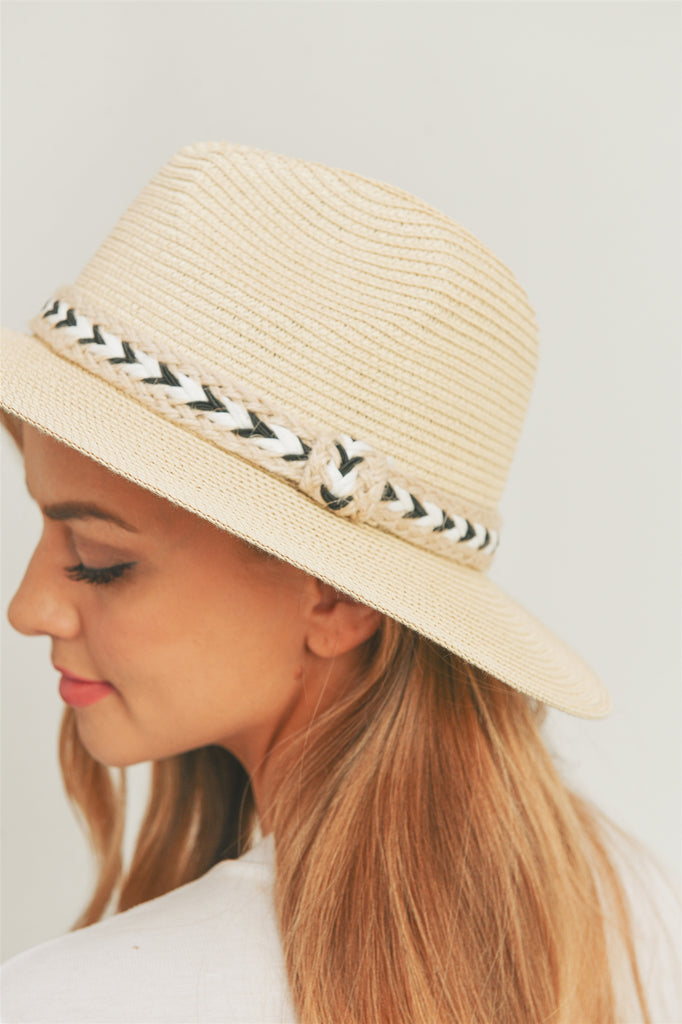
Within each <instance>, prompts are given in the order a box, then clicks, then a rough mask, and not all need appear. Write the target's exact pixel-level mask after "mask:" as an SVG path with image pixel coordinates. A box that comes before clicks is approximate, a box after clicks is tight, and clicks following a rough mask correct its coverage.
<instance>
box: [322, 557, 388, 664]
mask: <svg viewBox="0 0 682 1024" xmlns="http://www.w3.org/2000/svg"><path fill="white" fill-rule="evenodd" d="M306 582H307V584H308V593H307V594H306V600H305V609H304V614H305V616H306V644H307V647H308V649H309V650H310V651H312V653H313V654H317V655H318V656H319V657H321V658H334V657H337V656H338V655H341V654H346V652H347V651H352V650H353V649H354V648H355V647H359V646H360V644H362V643H364V642H365V640H369V638H370V637H371V636H373V635H374V634H375V633H376V631H377V629H378V628H379V626H380V625H381V620H382V615H381V612H378V611H376V609H374V608H368V607H367V605H364V604H361V603H360V602H359V601H354V600H353V598H352V597H348V596H347V595H346V594H341V593H339V591H338V590H335V589H334V587H332V586H330V585H329V584H328V583H322V582H321V581H320V580H317V579H314V578H313V577H312V576H311V577H308V580H307V581H306Z"/></svg>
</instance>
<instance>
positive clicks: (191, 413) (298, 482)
mask: <svg viewBox="0 0 682 1024" xmlns="http://www.w3.org/2000/svg"><path fill="white" fill-rule="evenodd" d="M32 326H33V329H34V332H35V333H36V334H37V335H38V336H40V337H43V338H44V339H45V340H46V341H47V342H48V343H49V344H51V345H53V346H54V348H55V349H56V351H58V352H60V353H61V354H63V355H66V356H67V357H68V358H72V359H73V360H74V361H78V360H79V359H80V360H82V361H83V363H84V365H86V366H88V368H90V369H92V370H94V371H95V372H98V373H102V374H103V375H105V376H107V377H108V379H111V380H112V381H113V382H114V383H115V384H116V385H117V386H118V387H121V388H123V389H126V390H129V391H130V392H131V393H132V394H134V395H135V396H136V397H138V398H139V400H141V401H151V402H152V403H157V402H160V403H162V404H163V403H164V402H165V403H166V408H165V410H164V412H165V414H166V415H168V416H175V417H177V418H178V419H180V420H181V421H182V422H183V423H185V424H188V425H190V427H191V428H192V429H196V430H198V431H200V432H203V433H204V434H205V435H207V436H208V437H210V438H211V439H212V440H213V441H215V442H216V443H217V444H219V445H220V446H221V447H226V448H227V449H228V450H231V451H234V452H235V453H236V454H238V455H241V456H242V457H244V458H247V459H250V460H251V461H254V462H256V463H257V464H258V465H261V466H263V468H264V469H268V470H269V471H271V472H274V473H277V474H278V475H280V476H282V477H284V478H285V479H287V480H289V481H290V482H291V483H293V484H294V485H295V486H296V487H298V489H299V490H301V491H303V493H304V494H307V495H308V496H309V497H311V498H313V500H315V501H317V502H318V503H319V504H321V505H322V506H323V507H324V508H326V509H328V510H329V511H331V512H334V513H336V514H337V515H341V516H346V517H348V518H352V519H354V520H356V521H358V522H366V523H368V524H369V525H371V526H377V527H379V528H381V529H384V530H387V531H389V532H391V533H396V534H398V535H399V536H402V537H404V538H405V539H406V540H408V541H410V542H411V543H414V544H420V545H423V546H425V547H430V548H431V549H432V550H434V551H437V552H438V553H440V554H442V555H445V556H446V557H449V558H455V559H459V560H461V561H462V562H468V563H469V564H475V565H476V566H477V567H484V566H485V565H487V564H488V563H489V561H490V558H491V557H492V555H493V553H494V551H495V549H496V548H497V545H498V539H499V535H498V531H497V530H496V529H494V528H493V527H492V521H493V520H494V519H495V516H494V514H489V517H488V524H489V525H488V526H486V525H484V524H483V523H481V522H476V521H475V520H473V519H468V518H466V516H464V515H462V514H458V513H457V512H455V511H454V508H455V505H456V504H457V503H456V502H455V501H447V502H443V501H441V502H439V503H438V504H436V503H435V502H434V501H433V500H427V499H426V498H425V497H424V492H423V490H422V489H421V488H417V487H415V486H414V485H411V484H409V483H408V481H406V480H405V479H404V478H402V477H401V476H400V474H399V473H398V472H397V471H396V469H395V467H392V466H391V459H390V457H387V456H385V455H383V454H382V453H381V452H378V451H376V450H374V449H372V448H371V447H370V445H368V444H366V443H365V442H363V441H359V440H356V439H355V438H352V437H349V436H348V435H346V434H341V435H339V436H337V437H333V436H330V435H329V433H328V432H327V433H326V435H325V434H322V435H320V436H317V437H315V436H314V434H312V433H311V431H310V430H307V429H306V428H305V427H300V426H299V427H297V428H296V429H292V428H291V427H290V426H285V425H284V423H285V421H286V420H287V419H288V417H285V416H283V415H282V414H280V415H277V414H276V413H275V414H273V413H272V412H271V411H270V410H269V409H268V408H267V405H266V404H265V403H264V402H263V401H262V400H261V399H259V398H256V397H255V396H250V398H249V399H247V398H246V395H245V394H244V389H243V387H238V386H237V385H235V384H232V385H226V386H224V387H221V388H220V389H218V388H217V387H215V386H213V387H209V386H208V385H207V384H203V383H201V379H200V378H197V377H193V376H191V375H189V374H187V373H183V372H182V371H181V370H180V369H179V368H178V367H174V368H173V369H171V367H170V365H169V363H168V362H166V361H164V360H161V359H159V358H157V357H156V356H154V355H152V354H151V353H149V352H145V351H144V350H143V349H142V348H140V347H138V346H135V345H133V344H132V343H131V342H130V341H124V340H123V339H122V338H120V337H119V336H118V335H116V334H113V333H111V332H110V331H106V330H104V328H102V327H101V326H100V325H98V324H94V323H92V321H91V320H90V319H88V317H86V316H84V315H83V314H81V313H77V312H76V310H75V309H74V308H73V307H72V306H70V305H69V304H68V302H65V301H62V300H59V299H49V300H48V301H47V302H46V303H45V305H44V306H43V309H42V311H41V314H40V316H39V317H37V318H35V319H34V321H33V322H32ZM46 328H47V329H46ZM50 328H52V330H50ZM145 385H146V387H145ZM417 489H419V490H420V492H421V497H417V496H416V495H415V493H414V491H415V490H417ZM443 504H447V510H446V509H445V508H443V507H442V506H443ZM460 504H461V503H460ZM486 556H487V557H486Z"/></svg>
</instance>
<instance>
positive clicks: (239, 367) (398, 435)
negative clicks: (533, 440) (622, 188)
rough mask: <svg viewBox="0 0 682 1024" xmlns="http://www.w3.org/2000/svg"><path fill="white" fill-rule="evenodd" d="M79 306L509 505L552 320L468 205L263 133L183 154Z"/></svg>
mask: <svg viewBox="0 0 682 1024" xmlns="http://www.w3.org/2000/svg"><path fill="white" fill-rule="evenodd" d="M75 292H77V294H78V302H79V306H80V308H81V310H82V311H83V312H84V313H86V314H88V315H90V316H93V317H94V318H96V319H97V320H98V321H99V322H101V323H102V324H104V325H105V326H106V327H108V328H110V329H112V330H114V329H115V330H118V331H120V332H121V334H122V335H123V336H125V337H128V338H129V339H130V340H131V341H136V342H142V341H143V340H145V341H146V342H147V344H148V345H149V346H151V347H152V349H154V350H155V351H156V352H157V353H160V354H162V355H165V357H166V358H168V359H170V360H173V361H174V362H175V364H176V365H179V366H181V367H182V366H186V367H192V366H194V367H198V368H199V369H198V372H200V373H201V374H202V375H203V377H204V378H205V379H207V380H209V379H212V380H214V381H216V382H221V381H222V382H225V383H229V382H231V381H238V382H240V383H242V384H244V385H245V386H247V387H248V388H249V389H250V390H251V391H252V392H253V393H255V394H259V395H261V396H262V398H263V399H264V400H265V401H267V402H268V403H269V404H271V405H272V406H273V407H274V408H280V409H283V410H286V412H287V414H288V416H289V419H290V420H291V421H293V422H295V423H301V424H302V425H304V426H305V425H309V426H310V427H312V428H313V429H317V430H329V431H331V432H333V433H335V434H336V435H338V434H340V433H342V434H346V435H350V436H352V437H354V438H358V439H361V440H362V441H365V442H367V443H368V444H370V445H372V446H373V447H375V448H377V449H378V450H380V451H382V452H383V453H385V454H386V455H388V456H389V457H391V458H392V459H393V460H394V461H395V464H396V467H397V468H398V470H399V471H400V472H402V473H404V474H405V475H406V476H408V477H410V478H414V479H417V480H419V481H421V482H422V483H423V484H424V485H426V486H427V488H431V489H433V491H434V493H438V494H443V495H456V496H457V497H458V498H459V499H462V500H464V501H465V502H468V503H469V504H470V505H473V506H476V507H478V508H481V509H483V510H484V511H485V510H494V508H495V507H496V505H497V502H498V500H499V497H500V494H501V491H502V488H503V486H504V482H505V479H506V476H507V472H508V468H509V464H510V462H511V458H512V455H513V451H514V448H515V445H516V442H517V439H518V435H519V433H520V429H521V425H522V421H523V417H524V413H525V409H526V405H527V401H528V397H529V394H530V388H531V385H532V379H533V374H534V368H535V363H536V355H537V330H536V324H535V318H534V314H533V311H532V309H531V308H530V306H529V304H528V300H527V298H526V296H525V293H524V292H523V291H522V289H521V288H520V286H519V285H518V284H517V282H516V280H515V279H514V277H513V275H512V274H511V273H510V271H509V270H508V269H507V268H506V267H505V266H504V265H503V264H502V263H501V262H500V261H499V260H498V259H497V258H496V257H495V256H494V255H492V254H491V253H490V252H489V251H488V250H487V249H486V248H485V247H484V246H483V245H482V244H481V243H480V242H478V241H477V239H475V238H474V237H473V236H472V235H471V234H469V233H468V232H467V231H465V230H464V229H463V228H462V227H460V226H459V225H458V224H457V223H455V222H454V221H453V220H452V219H450V218H449V217H447V216H446V215H445V214H443V213H441V212H439V211H438V210H436V209H434V208H433V207H431V206H429V205H428V204H427V203H424V202H422V201H421V200H419V199H417V198H416V197H414V196H412V195H410V194H408V193H406V192H404V191H402V190H400V189H397V188H394V187H392V186H390V185H386V184H383V183H381V182H377V181H374V180H371V179H368V178H364V177H362V176H361V175H358V174H355V173H353V172H349V171H343V170H336V169H332V168H329V167H326V166H323V165H321V164H316V163H310V162H307V161H303V160H298V159H292V158H288V157H284V156H280V155H277V154H273V153H270V152H266V151H263V150H259V149H254V148H252V147H247V146H235V145H227V144H222V143H205V144H200V145H195V146H189V147H185V148H184V149H182V150H181V151H180V152H179V153H177V154H176V155H175V156H174V157H173V159H172V160H170V162H169V163H168V164H166V166H165V167H164V168H163V169H162V170H161V171H160V172H159V173H158V174H157V175H156V177H155V178H154V179H153V180H152V181H151V183H150V184H149V185H148V186H147V187H146V188H145V189H144V190H143V191H142V192H141V193H140V195H139V196H138V197H137V199H136V200H135V201H134V202H133V204H132V205H131V207H130V208H129V209H128V211H127V212H126V213H125V214H124V216H123V217H122V219H121V220H120V222H119V223H118V225H117V226H116V227H115V228H114V230H113V231H112V233H111V234H110V235H109V237H108V238H107V240H106V241H105V242H104V244H103V245H102V246H101V248H100V249H99V250H98V252H97V253H96V254H95V256H94V257H93V259H92V260H91V261H90V263H89V264H88V266H87V267H86V268H85V270H84V272H83V273H82V275H81V276H80V278H79V279H78V281H77V283H76V288H75Z"/></svg>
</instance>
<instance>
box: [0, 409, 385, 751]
mask: <svg viewBox="0 0 682 1024" xmlns="http://www.w3.org/2000/svg"><path fill="white" fill-rule="evenodd" d="M23 452H24V461H25V467H26V479H27V484H28V488H29V491H30V493H31V495H32V496H33V498H34V499H35V501H36V502H37V503H38V505H39V506H40V508H41V510H42V512H43V518H44V528H43V533H42V536H41V538H40V541H39V543H38V545H37V547H36V550H35V553H34V555H33V558H32V560H31V562H30V564H29V566H28V569H27V571H26V575H25V577H24V580H23V582H22V584H21V586H20V588H19V590H18V591H17V593H16V595H15V597H14V599H13V601H12V603H11V606H10V610H9V618H10V621H11V623H12V625H13V626H15V628H16V629H18V630H20V631H21V632H22V633H27V634H47V635H48V636H49V637H50V638H51V640H52V662H53V664H54V666H55V668H56V669H57V671H58V672H59V673H60V674H66V676H67V678H66V679H65V680H63V682H62V686H61V692H62V695H63V696H64V698H65V699H66V700H67V701H68V702H70V703H75V704H79V705H82V706H77V707H76V711H75V713H76V718H77V725H78V732H79V735H80V737H81V740H82V741H83V743H84V745H85V746H86V748H87V749H88V750H89V752H90V753H91V754H92V755H93V757H95V758H96V759H97V760H99V761H101V762H103V763H105V764H109V765H127V764H133V763H135V762H138V761H142V760H155V759H158V758H163V757H167V756H170V755H173V754H177V753H180V752H183V751H186V750H189V749H193V748H195V747H199V746H204V745H206V744H213V743H215V744H221V745H224V746H225V747H227V748H228V749H230V750H232V751H233V753H235V754H236V755H237V757H240V759H241V760H242V761H243V762H244V763H245V765H246V767H247V768H248V769H249V770H251V768H252V765H250V764H249V761H254V760H256V761H257V760H258V759H259V758H262V757H263V756H264V753H265V752H266V751H267V750H268V749H269V748H270V746H271V744H272V743H273V742H274V741H275V740H276V739H278V738H281V736H282V735H283V734H284V733H286V732H287V731H288V730H290V729H291V728H292V726H296V725H297V724H298V725H300V724H301V723H303V722H305V718H306V715H307V716H308V717H309V716H310V714H311V713H312V710H311V708H310V707H309V704H310V701H311V699H317V698H316V697H315V695H314V694H311V693H309V692H307V690H306V686H305V685H304V683H303V680H304V678H305V675H306V670H307V668H309V666H308V665H307V664H306V659H307V658H308V657H309V652H308V649H307V643H306V629H307V624H306V616H305V614H303V613H302V612H303V609H304V606H305V607H310V587H311V585H312V584H313V583H317V581H313V580H312V578H311V577H308V576H306V575H305V574H304V573H302V572H300V571H299V570H298V569H295V568H293V567H292V566H289V565H286V564H285V563H282V562H279V561H277V560H275V559H270V558H267V557H265V556H264V555H263V554H261V553H259V552H256V551H254V550H253V549H252V548H250V547H248V546H247V545H245V544H243V543H242V542H241V541H239V540H237V539H236V538H234V537H232V536H231V535H230V534H228V533H226V532H224V531H222V530H219V529H217V528H215V527H213V526H211V525H210V524H209V523H207V522H205V521H204V520H202V519H200V518H198V517H197V516H194V515H192V514H190V513H189V512H186V511H184V510H182V509H180V508H178V507H176V506H174V505H171V504H170V503H169V502H167V501H165V500H163V499H161V498H158V497H156V496H154V495H152V494H151V493H149V492H147V491H145V490H143V489H142V488H140V487H138V486H136V485H135V484H132V483H130V482H128V481H126V480H124V479H123V478H121V477H118V476H115V475H114V474H113V473H110V472H109V471H108V470H106V469H104V468H103V467H102V466H100V465H99V464H97V463H96V462H93V461H91V460H90V459H88V458H86V457H85V456H83V455H80V454H79V453H77V452H76V451H74V450H72V449H70V448H67V447H65V446H63V445H60V444H58V443H57V442H56V441H54V440H52V439H50V438H48V437H46V436H45V435H43V434H41V433H39V432H38V431H36V430H34V429H32V428H28V427H25V428H24V431H23ZM374 628H376V625H375V626H374ZM69 676H76V677H80V678H81V679H86V680H93V681H97V682H102V683H107V684H109V685H108V686H101V687H97V686H88V685H87V684H85V685H83V684H79V683H77V682H75V681H73V680H71V681H69V678H68V677H69ZM56 686H57V680H56V679H55V688H56ZM89 700H92V702H91V703H88V701H89Z"/></svg>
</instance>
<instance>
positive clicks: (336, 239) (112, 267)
mask: <svg viewBox="0 0 682 1024" xmlns="http://www.w3.org/2000/svg"><path fill="white" fill-rule="evenodd" d="M31 328H32V332H33V333H32V334H30V335H24V334H21V333H19V332H16V331H6V332H3V355H2V366H3V383H2V404H3V406H4V407H5V408H6V409H7V410H8V411H10V412H11V413H14V414H15V415H17V416H19V417H20V418H21V419H23V420H25V421H27V422H30V423H32V424H34V425H35V426H37V427H39V428H40V429H42V430H44V431H46V432H47V433H48V434H50V435H52V436H54V437H56V438H58V439H59V440H61V441H64V442H65V443H66V444H68V445H70V446H72V447H74V448H76V449H78V450H79V451H81V452H83V453H85V454H86V455H88V456H90V457H91V458H93V459H96V460H97V461H98V462H100V463H102V464H103V465H105V466H107V467H109V468H110V469H112V470H113V471H114V472H116V473H119V474H121V475H122V476H124V477H127V478H128V479H130V480H132V481H134V482H136V483H137V484H140V485H142V486H143V487H145V488H147V489H149V490H151V491H153V492H155V493H156V494H159V495H161V496H163V497H164V498H167V499H170V500H171V501H173V502H176V503H177V504H179V505H181V506H183V507H185V508H187V509H190V510H191V511H193V512H195V513H197V514H198V515H200V516H203V517H204V518H205V519H207V520H209V521H211V522H213V523H215V524H217V525H218V526H220V527H223V528H226V529H228V530H230V531H232V532H233V533H235V534H237V535H239V536H240V537H243V538H245V539H246V540H248V541H251V542H252V543H255V544H257V545H259V546H261V547H263V548H265V549H267V550H269V551H271V552H273V553H275V554H276V555H278V556H279V557H280V558H283V559H285V560H287V561H289V562H291V563H293V564H294V565H296V566H299V567H300V568H302V569H304V570H306V571H307V572H309V573H312V574H313V575H315V576H318V577H320V578H321V579H324V580H326V581H328V582H330V583H332V584H333V585H334V586H335V587H337V588H338V589H339V590H341V591H344V592H347V593H348V594H350V595H352V596H353V597H355V598H357V599H359V600H361V601H363V602H365V603H367V604H369V605H372V606H374V607H376V608H378V609H379V610H381V611H382V612H385V613H387V614H388V615H390V616H392V617H393V618H395V619H398V620H399V621H401V622H404V623H406V624H407V625H408V626H411V627H412V628H413V629H415V630H417V631H418V632H420V633H423V634H425V635H427V636H429V637H431V638H432V639H433V640H436V641H437V642H438V643H439V644H442V645H443V646H444V647H446V648H448V649H449V650H452V651H454V652H456V653H457V654H459V655H460V656H462V657H463V658H465V659H467V660H468V661H470V662H472V663H474V664H476V665H478V666H480V667H481V668H483V669H484V670H486V671H487V672H489V673H491V674H492V675H493V676H496V677H497V678H498V679H501V680H503V681H504V682H505V683H507V684H509V685H510V686H512V687H515V688H516V689H518V690H521V691H523V692H524V693H526V694H529V695H530V696H532V697H534V698H536V699H538V700H541V701H545V702H547V703H549V704H552V705H554V706H555V707H558V708H562V709H563V710H565V711H569V712H572V713H574V714H578V715H583V716H586V717H599V716H601V715H603V714H605V713H606V712H607V711H608V709H609V699H608V696H607V694H606V692H605V691H604V689H603V687H602V685H601V684H600V682H599V681H598V680H597V678H596V677H595V676H594V674H593V673H592V671H591V670H590V668H589V667H588V666H587V665H586V664H585V663H584V662H583V661H582V660H581V659H580V658H579V657H578V656H577V655H576V654H575V653H574V652H573V651H571V650H570V649H569V648H568V647H566V646H565V645H564V644H563V643H562V642H561V641H560V640H559V639H558V638H557V637H555V636H554V635H553V634H552V633H551V632H550V631H549V630H547V629H546V628H545V627H544V626H542V625H541V624H540V623H539V622H538V621H537V620H535V619H534V618H533V617H532V616H530V615H529V614H528V613H527V612H525V611H524V610H523V609H522V608H521V607H519V606H518V605H517V604H516V603H515V602H514V601H513V600H512V599H511V598H510V597H508V596H507V595H506V594H505V593H504V592H503V591H501V590H500V588H499V587H497V586H496V585H494V584H493V583H492V582H491V581H490V580H489V579H488V578H487V577H486V576H485V569H486V568H487V567H488V565H489V564H490V561H491V559H492V557H493V554H494V552H495V549H496V548H497V546H498V543H499V529H500V523H499V518H498V514H497V511H496V509H497V505H498V502H499V498H500V494H501V491H502V488H503V486H504V482H505V478H506V475H507V471H508V468H509V463H510V461H511V457H512V454H513V451H514V447H515V445H516V441H517V439H518V435H519V432H520V429H521V424H522V420H523V416H524V412H525V408H526V405H527V401H528V397H529V393H530V388H531V384H532V380H533V374H534V368H535V362H536V352H537V329H536V324H535V318H534V315H533V312H532V310H531V308H530V306H529V305H528V300H527V298H526V296H525V294H524V292H523V291H522V290H521V288H520V287H519V285H518V284H517V282H516V281H515V279H514V277H513V276H512V274H511V273H510V272H509V271H508V270H507V268H506V267H505V266H504V265H503V264H502V263H501V262H500V261H499V260H498V259H497V258H496V257H495V256H493V255H492V253H490V252H489V251H488V250H487V249H486V248H484V246H483V245H481V243H480V242H478V241H477V240H476V239H475V238H474V237H473V236H472V235H470V234H469V233H468V232H467V231H465V230H464V229H463V228H461V227H460V226H459V225H458V224H456V223H455V222H454V221H452V220H451V219H450V218H449V217H447V216H445V215H444V214H442V213H440V212H439V211H438V210H435V209H433V208H432V207H431V206H429V205H428V204H426V203H424V202H422V201H421V200H419V199H417V198H415V197H414V196H412V195H409V194H408V193H406V192H403V191H401V190H400V189H397V188H393V187H391V186H389V185H386V184H383V183H381V182H377V181H373V180H370V179H368V178H364V177H362V176H360V175H358V174H353V173H351V172H348V171H342V170H335V169H332V168H329V167H325V166H323V165H321V164H316V163H309V162H306V161H302V160H294V159H290V158H288V157H284V156H280V155H276V154H273V153H269V152H265V151H263V150H259V149H253V148H251V147H247V146H235V145H227V144H224V143H205V144H199V145H194V146H188V147H186V148H184V149H182V150H181V151H180V152H179V153H178V154H177V155H176V156H175V157H174V158H173V159H172V160H171V161H170V162H169V163H168V164H167V165H166V166H165V167H164V168H163V169H162V170H161V171H160V173H159V174H158V175H157V176H156V177H155V178H154V179H153V181H152V182H151V183H150V184H149V185H148V186H147V188H145V189H144V191H143V192H142V193H141V194H140V196H139V197H138V198H137V199H136V200H135V202H134V203H133V204H132V206H131V207H130V209H129V210H128V211H127V213H126V214H125V215H124V216H123V218H122V220H121V221H120V222H119V224H118V225H117V226H116V227H115V228H114V230H113V231H112V233H111V235H110V236H109V237H108V238H107V239H106V241H105V242H104V244H103V245H102V247H101V248H100V249H99V251H98V252H97V253H96V254H95V256H94V257H93V259H92V260H91V261H90V263H89V264H88V265H87V267H86V268H85V270H84V271H83V273H82V274H81V276H80V277H79V278H78V280H77V281H76V283H75V285H74V286H73V287H64V288H60V289H59V290H57V291H56V292H55V293H54V294H53V295H52V296H50V297H49V299H48V301H47V302H46V304H45V306H44V307H43V309H42V311H41V312H40V313H39V314H38V315H37V316H36V317H35V319H34V320H33V321H32V322H31Z"/></svg>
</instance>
